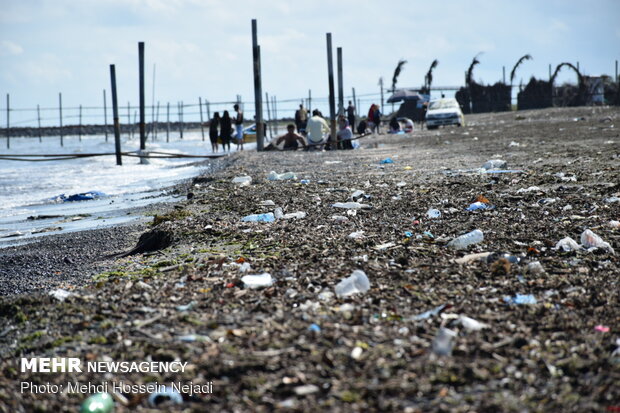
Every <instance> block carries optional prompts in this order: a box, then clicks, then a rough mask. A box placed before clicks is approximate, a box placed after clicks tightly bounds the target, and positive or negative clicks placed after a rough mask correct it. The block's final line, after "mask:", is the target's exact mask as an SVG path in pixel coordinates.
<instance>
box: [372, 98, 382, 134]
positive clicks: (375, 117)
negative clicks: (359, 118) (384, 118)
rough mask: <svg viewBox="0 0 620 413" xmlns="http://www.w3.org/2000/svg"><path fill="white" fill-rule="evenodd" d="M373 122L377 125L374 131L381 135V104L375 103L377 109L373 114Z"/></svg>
mask: <svg viewBox="0 0 620 413" xmlns="http://www.w3.org/2000/svg"><path fill="white" fill-rule="evenodd" d="M372 123H373V124H374V125H375V126H374V132H377V133H378V134H379V135H381V111H380V110H379V105H375V111H374V112H373V114H372Z"/></svg>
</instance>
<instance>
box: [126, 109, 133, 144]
mask: <svg viewBox="0 0 620 413" xmlns="http://www.w3.org/2000/svg"><path fill="white" fill-rule="evenodd" d="M132 126H133V125H132V124H131V103H130V102H127V138H128V139H131V133H132V132H133V127H132Z"/></svg>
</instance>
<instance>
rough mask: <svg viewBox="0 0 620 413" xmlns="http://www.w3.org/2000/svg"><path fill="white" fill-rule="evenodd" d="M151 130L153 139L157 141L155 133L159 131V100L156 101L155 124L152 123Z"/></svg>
mask: <svg viewBox="0 0 620 413" xmlns="http://www.w3.org/2000/svg"><path fill="white" fill-rule="evenodd" d="M153 128H154V135H153V136H154V138H153V139H155V140H157V132H158V129H159V100H158V101H157V110H156V111H155V122H154V123H153Z"/></svg>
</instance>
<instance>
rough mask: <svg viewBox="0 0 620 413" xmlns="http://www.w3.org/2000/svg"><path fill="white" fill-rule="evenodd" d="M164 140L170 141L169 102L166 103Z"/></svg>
mask: <svg viewBox="0 0 620 413" xmlns="http://www.w3.org/2000/svg"><path fill="white" fill-rule="evenodd" d="M166 142H170V102H167V103H166Z"/></svg>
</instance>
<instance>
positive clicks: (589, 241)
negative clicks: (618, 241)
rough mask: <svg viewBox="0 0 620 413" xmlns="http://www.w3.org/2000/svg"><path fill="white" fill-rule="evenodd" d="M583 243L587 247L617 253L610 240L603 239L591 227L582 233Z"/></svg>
mask: <svg viewBox="0 0 620 413" xmlns="http://www.w3.org/2000/svg"><path fill="white" fill-rule="evenodd" d="M581 245H583V247H584V248H587V249H597V248H600V249H603V250H606V251H609V252H610V253H612V254H615V252H614V249H613V248H612V247H611V245H609V243H608V242H605V241H603V239H602V238H601V237H599V236H598V235H596V234H595V233H594V232H592V231H591V230H589V229H586V230H585V231H583V232H582V233H581Z"/></svg>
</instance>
